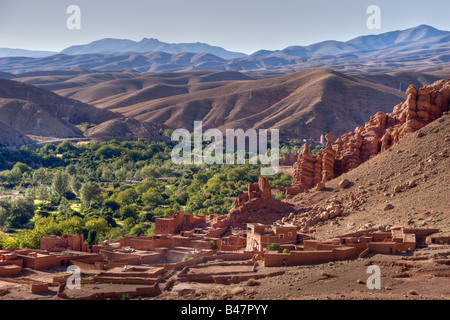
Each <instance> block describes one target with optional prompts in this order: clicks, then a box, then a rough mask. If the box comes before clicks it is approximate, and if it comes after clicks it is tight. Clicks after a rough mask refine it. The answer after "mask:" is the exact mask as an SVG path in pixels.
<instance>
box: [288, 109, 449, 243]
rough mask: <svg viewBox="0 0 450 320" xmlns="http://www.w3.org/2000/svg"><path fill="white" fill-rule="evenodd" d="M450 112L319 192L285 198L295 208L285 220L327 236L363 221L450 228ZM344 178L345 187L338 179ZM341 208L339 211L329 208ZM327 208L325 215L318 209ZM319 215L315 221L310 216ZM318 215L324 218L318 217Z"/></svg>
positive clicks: (377, 224) (353, 228) (379, 224)
mask: <svg viewBox="0 0 450 320" xmlns="http://www.w3.org/2000/svg"><path fill="white" fill-rule="evenodd" d="M449 167H450V116H449V115H448V114H447V115H444V116H442V117H441V118H440V119H438V120H436V121H435V122H433V123H431V124H429V125H428V126H426V127H425V128H423V129H421V130H419V131H418V132H416V133H413V134H410V135H408V136H406V137H405V138H404V139H402V140H401V141H400V142H399V143H397V144H396V145H394V146H393V147H392V148H390V149H389V150H387V151H385V152H382V153H380V154H378V155H377V156H375V157H374V158H373V159H371V160H370V161H367V162H365V163H363V164H362V165H361V166H359V167H358V168H356V169H353V170H351V171H350V172H348V173H346V174H343V175H342V176H340V177H338V178H336V179H334V180H332V181H329V182H328V183H327V184H326V188H325V189H323V190H321V191H311V192H309V193H302V194H299V195H297V196H294V197H292V198H290V199H289V200H286V202H288V203H291V204H293V205H295V207H296V209H297V212H296V214H294V215H291V219H288V220H287V221H288V222H293V223H296V224H298V225H300V226H302V228H304V227H305V226H306V227H307V229H305V230H304V231H307V232H308V233H309V234H310V235H312V236H313V237H316V238H318V239H327V238H331V237H334V236H338V235H342V234H345V233H348V232H351V231H356V230H357V229H359V228H364V226H373V227H383V228H389V227H390V226H403V227H411V228H438V229H440V230H442V231H443V232H449V231H450V211H449V210H450V209H449V208H450V206H449V205H450V184H449V183H448V181H450V170H449ZM343 180H347V181H348V182H349V183H348V186H347V187H345V188H341V187H340V184H341V183H342V182H343ZM333 211H335V212H339V213H338V214H335V213H333ZM324 212H327V213H328V215H325V216H326V217H321V214H322V213H324ZM314 216H318V218H316V219H315V220H316V221H309V220H311V218H313V217H314ZM320 218H322V219H320Z"/></svg>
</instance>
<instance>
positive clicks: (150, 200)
mask: <svg viewBox="0 0 450 320" xmlns="http://www.w3.org/2000/svg"><path fill="white" fill-rule="evenodd" d="M142 201H143V202H144V203H145V204H146V205H148V206H152V207H153V206H157V205H160V204H163V203H164V198H163V197H162V195H161V193H160V192H159V191H158V189H156V188H150V189H148V190H147V192H146V193H144V194H143V195H142Z"/></svg>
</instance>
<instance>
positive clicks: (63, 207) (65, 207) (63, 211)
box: [58, 197, 72, 218]
mask: <svg viewBox="0 0 450 320" xmlns="http://www.w3.org/2000/svg"><path fill="white" fill-rule="evenodd" d="M58 212H59V214H60V215H62V216H64V217H66V218H67V217H68V216H69V215H70V214H71V213H72V208H71V207H70V202H69V201H68V200H67V199H66V198H65V197H62V198H61V201H60V203H59V206H58Z"/></svg>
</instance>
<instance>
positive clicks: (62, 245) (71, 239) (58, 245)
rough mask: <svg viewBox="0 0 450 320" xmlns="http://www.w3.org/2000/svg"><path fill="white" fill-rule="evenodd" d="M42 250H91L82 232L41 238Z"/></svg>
mask: <svg viewBox="0 0 450 320" xmlns="http://www.w3.org/2000/svg"><path fill="white" fill-rule="evenodd" d="M41 250H47V251H57V252H61V251H68V250H70V251H80V252H91V250H90V249H89V244H87V243H84V239H83V235H82V234H78V235H63V236H60V237H59V236H48V237H44V238H42V239H41Z"/></svg>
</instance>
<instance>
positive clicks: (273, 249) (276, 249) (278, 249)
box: [266, 243, 281, 252]
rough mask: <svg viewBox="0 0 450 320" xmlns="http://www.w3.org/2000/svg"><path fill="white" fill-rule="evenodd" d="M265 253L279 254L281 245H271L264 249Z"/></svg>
mask: <svg viewBox="0 0 450 320" xmlns="http://www.w3.org/2000/svg"><path fill="white" fill-rule="evenodd" d="M266 249H267V251H278V252H281V245H280V244H279V243H271V244H269V245H268V246H267V247H266Z"/></svg>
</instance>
